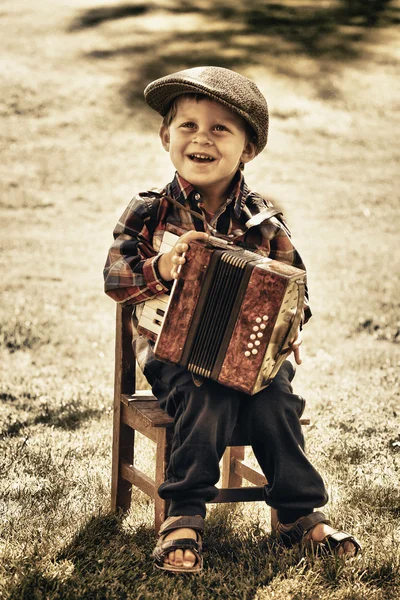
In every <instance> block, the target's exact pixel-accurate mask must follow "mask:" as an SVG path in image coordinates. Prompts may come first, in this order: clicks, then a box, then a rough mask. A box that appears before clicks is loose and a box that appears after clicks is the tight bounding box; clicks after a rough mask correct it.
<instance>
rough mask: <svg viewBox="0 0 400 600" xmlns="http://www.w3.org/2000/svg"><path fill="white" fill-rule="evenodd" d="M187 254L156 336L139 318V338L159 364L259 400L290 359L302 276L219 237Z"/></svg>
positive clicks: (195, 245) (298, 316)
mask: <svg viewBox="0 0 400 600" xmlns="http://www.w3.org/2000/svg"><path fill="white" fill-rule="evenodd" d="M185 256H186V262H185V264H184V265H182V268H181V272H180V276H179V279H178V280H176V281H175V283H174V286H173V288H172V291H171V295H170V298H169V301H168V304H167V305H166V306H165V311H164V310H160V308H158V309H156V311H155V317H154V320H155V321H157V323H158V326H159V333H158V335H157V336H156V337H155V336H154V333H151V332H149V330H148V329H147V328H146V326H143V323H141V321H140V319H139V327H138V331H139V333H141V334H144V335H148V337H150V338H152V339H156V345H155V355H156V357H157V358H158V359H160V360H163V361H166V362H171V363H174V364H177V365H182V366H184V367H186V368H187V369H188V370H189V371H191V372H192V373H194V374H195V375H197V376H200V377H206V378H211V379H214V380H215V381H218V382H219V383H221V384H223V385H226V386H228V387H232V388H234V389H237V390H239V391H242V392H245V393H247V394H255V393H256V392H258V391H260V390H261V389H263V388H265V387H267V386H268V385H269V384H270V383H271V381H272V380H273V378H274V376H275V375H276V373H277V371H278V370H279V367H280V366H281V364H282V362H283V361H284V360H285V358H286V356H287V355H288V354H289V348H288V341H289V340H290V339H291V338H293V337H294V334H295V331H296V330H297V327H298V325H299V323H300V319H301V315H302V309H303V303H304V290H305V272H304V271H302V270H300V269H297V268H295V267H292V266H289V265H286V264H284V263H281V262H279V261H275V260H271V259H269V258H265V257H263V256H260V255H259V254H256V253H254V252H249V251H247V250H244V249H242V248H240V247H237V246H230V245H226V244H224V243H222V242H221V241H220V240H219V239H218V238H210V241H209V242H207V243H203V242H197V241H196V242H191V244H190V248H189V250H188V251H187V252H186V255H185ZM150 302H151V301H150ZM164 312H165V314H163V313H164ZM147 315H148V312H147ZM147 318H148V317H147Z"/></svg>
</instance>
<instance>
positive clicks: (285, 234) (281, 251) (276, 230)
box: [261, 216, 312, 325]
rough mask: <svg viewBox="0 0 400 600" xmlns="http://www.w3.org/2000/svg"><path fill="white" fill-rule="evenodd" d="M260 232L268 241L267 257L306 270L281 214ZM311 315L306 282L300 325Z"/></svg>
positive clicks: (262, 227)
mask: <svg viewBox="0 0 400 600" xmlns="http://www.w3.org/2000/svg"><path fill="white" fill-rule="evenodd" d="M261 232H262V234H263V238H264V240H265V241H269V255H268V256H269V258H272V259H273V260H279V261H281V262H284V263H286V264H288V265H291V266H292V267H297V268H298V269H302V270H303V271H306V267H305V265H304V263H303V260H302V258H301V256H300V254H299V253H298V251H297V250H296V248H295V247H294V245H293V243H292V240H291V234H290V231H289V228H288V226H287V224H286V222H285V221H284V220H283V218H282V217H281V216H279V217H273V218H272V219H268V221H267V222H266V223H265V224H263V225H262V226H261ZM306 281H307V280H306ZM311 315H312V312H311V308H310V304H309V293H308V286H307V282H306V285H305V298H304V308H303V316H302V320H301V325H304V324H305V323H307V321H308V320H309V319H310V317H311Z"/></svg>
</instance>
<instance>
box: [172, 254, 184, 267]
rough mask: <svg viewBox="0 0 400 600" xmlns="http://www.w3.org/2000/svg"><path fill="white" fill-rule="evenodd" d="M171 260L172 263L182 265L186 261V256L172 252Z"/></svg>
mask: <svg viewBox="0 0 400 600" xmlns="http://www.w3.org/2000/svg"><path fill="white" fill-rule="evenodd" d="M172 262H173V263H174V265H183V263H185V262H186V258H185V257H184V256H179V255H178V254H174V256H173V257H172Z"/></svg>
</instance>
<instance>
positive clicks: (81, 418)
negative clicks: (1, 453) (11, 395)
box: [0, 402, 102, 439]
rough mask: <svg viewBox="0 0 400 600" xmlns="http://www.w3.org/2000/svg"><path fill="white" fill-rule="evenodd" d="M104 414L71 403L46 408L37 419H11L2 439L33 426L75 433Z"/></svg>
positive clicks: (2, 433) (3, 430)
mask: <svg viewBox="0 0 400 600" xmlns="http://www.w3.org/2000/svg"><path fill="white" fill-rule="evenodd" d="M101 414H102V411H101V410H100V409H93V408H84V409H82V408H81V407H80V406H79V404H76V403H74V402H70V403H67V404H64V405H63V406H59V407H57V408H49V407H48V406H44V407H42V408H41V411H40V413H39V414H38V415H36V416H35V417H32V418H30V419H25V420H24V421H20V420H18V419H11V418H10V419H9V422H8V423H7V424H6V425H5V427H3V429H2V430H1V431H0V439H2V438H4V437H6V436H8V437H15V436H17V435H19V434H20V432H21V430H24V429H26V428H27V427H31V426H32V425H38V424H44V425H48V426H49V427H55V428H57V429H65V430H67V431H73V430H75V429H78V428H79V427H80V426H81V425H82V424H83V423H84V422H85V421H88V420H89V419H94V418H96V417H99V416H100V415H101Z"/></svg>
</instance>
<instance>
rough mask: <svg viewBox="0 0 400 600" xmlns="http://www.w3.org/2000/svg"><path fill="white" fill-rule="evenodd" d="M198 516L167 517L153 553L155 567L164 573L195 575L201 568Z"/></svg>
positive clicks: (200, 533) (201, 527)
mask: <svg viewBox="0 0 400 600" xmlns="http://www.w3.org/2000/svg"><path fill="white" fill-rule="evenodd" d="M203 531H204V519H203V518H202V517H200V516H198V515H197V516H194V517H191V516H186V517H185V516H182V517H168V519H166V520H165V521H164V523H163V524H162V525H161V527H160V531H159V533H158V540H157V545H156V547H155V549H154V552H153V557H154V562H155V566H156V567H157V568H158V569H163V570H164V571H174V572H181V573H182V572H185V571H186V572H189V573H195V572H196V573H197V572H200V571H201V569H202V568H203V558H202V536H203Z"/></svg>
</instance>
